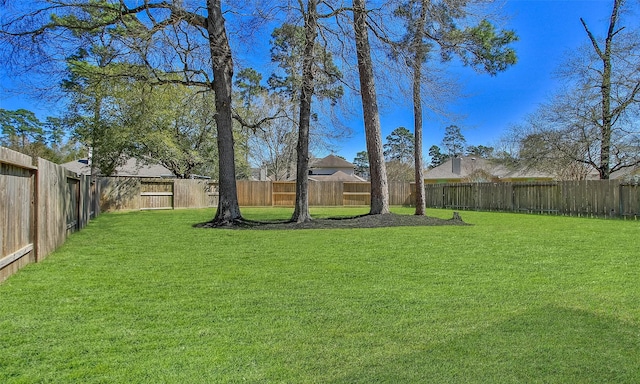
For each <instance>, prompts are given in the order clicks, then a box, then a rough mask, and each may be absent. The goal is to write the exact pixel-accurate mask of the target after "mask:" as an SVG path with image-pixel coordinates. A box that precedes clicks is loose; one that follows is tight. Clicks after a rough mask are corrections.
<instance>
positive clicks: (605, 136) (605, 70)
mask: <svg viewBox="0 0 640 384" xmlns="http://www.w3.org/2000/svg"><path fill="white" fill-rule="evenodd" d="M623 2H624V1H623V0H614V2H613V9H612V11H611V17H610V19H609V29H608V31H607V37H606V39H605V43H604V50H602V49H601V48H600V46H599V44H598V41H597V40H596V38H595V36H594V35H593V34H592V33H591V31H590V30H589V28H588V27H587V24H586V23H585V21H584V20H583V19H580V21H581V22H582V25H583V26H584V29H585V31H586V32H587V35H588V36H589V39H590V40H591V45H593V49H594V50H595V51H596V53H597V55H598V57H599V58H600V60H601V61H602V81H601V83H600V95H601V102H600V103H601V105H600V107H601V118H602V126H601V127H600V164H599V165H598V173H599V174H600V179H609V177H610V176H611V130H612V124H613V117H612V116H613V115H612V113H611V49H612V44H613V38H614V36H615V35H616V34H617V33H618V32H620V30H616V24H617V22H618V15H619V12H620V6H621V5H622V3H623Z"/></svg>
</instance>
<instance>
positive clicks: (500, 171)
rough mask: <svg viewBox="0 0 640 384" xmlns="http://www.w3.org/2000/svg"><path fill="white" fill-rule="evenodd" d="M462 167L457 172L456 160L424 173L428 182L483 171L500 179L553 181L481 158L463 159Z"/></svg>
mask: <svg viewBox="0 0 640 384" xmlns="http://www.w3.org/2000/svg"><path fill="white" fill-rule="evenodd" d="M456 160H459V161H460V167H459V169H458V170H455V169H454V167H453V161H454V159H451V158H450V159H448V160H447V161H445V162H444V163H443V164H441V165H439V166H437V167H435V168H433V169H430V170H428V171H426V172H425V173H424V178H425V179H426V180H452V179H453V180H456V179H464V178H467V177H469V176H471V175H472V174H473V173H474V172H477V171H483V172H486V173H488V174H490V175H492V176H493V177H496V178H500V179H551V178H553V175H551V174H549V173H546V172H541V171H537V170H534V169H524V168H523V169H516V170H513V169H509V168H507V167H505V166H504V165H501V164H496V163H494V162H492V161H490V160H487V159H483V158H479V157H461V158H457V159H456Z"/></svg>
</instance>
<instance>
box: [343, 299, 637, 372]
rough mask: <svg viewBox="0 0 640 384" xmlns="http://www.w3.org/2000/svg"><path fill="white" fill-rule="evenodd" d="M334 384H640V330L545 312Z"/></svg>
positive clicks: (577, 314)
mask: <svg viewBox="0 0 640 384" xmlns="http://www.w3.org/2000/svg"><path fill="white" fill-rule="evenodd" d="M372 365H373V366H370V367H367V369H366V371H360V372H351V373H350V374H349V375H348V376H344V377H341V378H339V379H338V380H336V381H335V382H336V383H338V382H339V383H360V382H361V383H365V382H372V380H373V381H375V382H377V383H415V382H421V383H638V382H640V327H638V326H637V325H635V324H630V323H626V322H623V321H620V320H619V319H616V318H612V317H607V316H601V315H598V314H595V313H593V312H588V311H583V310H577V309H567V308H559V307H554V306H550V307H543V308H539V309H537V310H532V311H529V312H526V313H524V314H521V315H519V316H516V317H513V318H511V319H509V320H507V321H504V322H502V323H499V324H496V325H495V326H493V327H488V328H484V329H481V330H479V331H477V332H475V333H471V334H467V335H464V336H463V337H461V338H458V339H455V340H451V341H449V342H447V343H443V344H438V345H433V346H429V345H425V348H424V350H421V351H416V352H415V353H413V354H411V355H403V356H398V357H397V358H396V359H391V360H389V361H384V362H373V364H372Z"/></svg>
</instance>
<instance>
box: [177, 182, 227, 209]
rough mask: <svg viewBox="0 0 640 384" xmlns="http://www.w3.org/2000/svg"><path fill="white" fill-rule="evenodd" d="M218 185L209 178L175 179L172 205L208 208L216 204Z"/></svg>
mask: <svg viewBox="0 0 640 384" xmlns="http://www.w3.org/2000/svg"><path fill="white" fill-rule="evenodd" d="M217 188H218V185H217V183H215V182H213V181H211V180H183V179H176V180H174V184H173V207H174V208H176V209H178V208H208V207H216V206H217V205H218V189H217Z"/></svg>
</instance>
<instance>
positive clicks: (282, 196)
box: [272, 181, 296, 207]
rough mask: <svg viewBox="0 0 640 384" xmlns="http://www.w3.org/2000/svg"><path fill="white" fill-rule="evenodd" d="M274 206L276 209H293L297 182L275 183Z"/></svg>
mask: <svg viewBox="0 0 640 384" xmlns="http://www.w3.org/2000/svg"><path fill="white" fill-rule="evenodd" d="M272 184H273V186H272V188H273V200H272V204H273V206H276V207H292V206H293V205H294V204H295V202H296V183H295V181H274V182H273V183H272Z"/></svg>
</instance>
